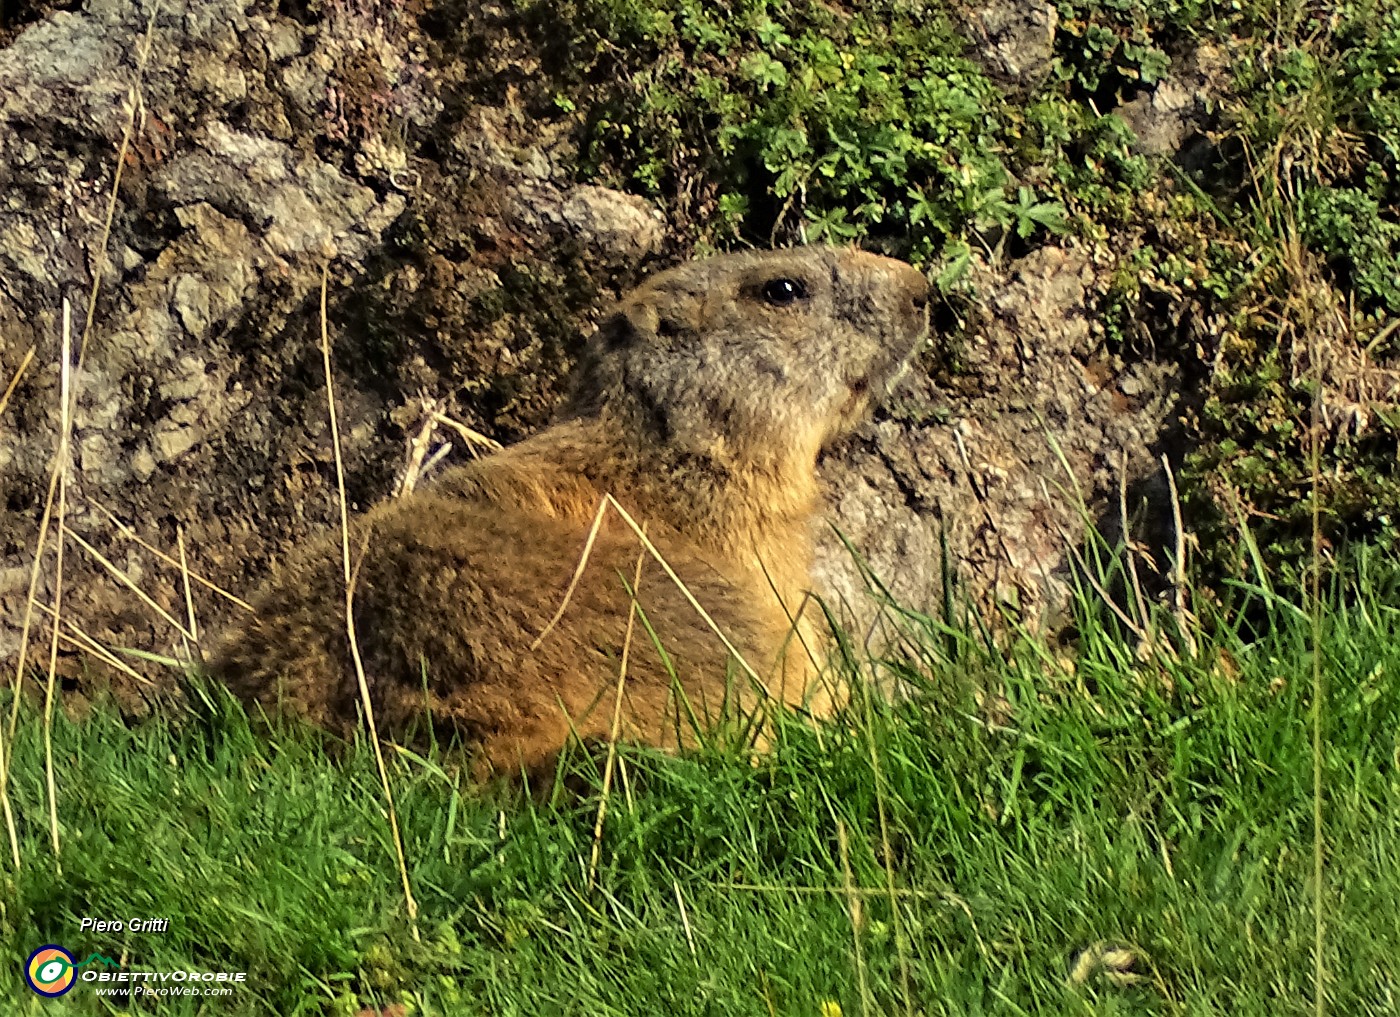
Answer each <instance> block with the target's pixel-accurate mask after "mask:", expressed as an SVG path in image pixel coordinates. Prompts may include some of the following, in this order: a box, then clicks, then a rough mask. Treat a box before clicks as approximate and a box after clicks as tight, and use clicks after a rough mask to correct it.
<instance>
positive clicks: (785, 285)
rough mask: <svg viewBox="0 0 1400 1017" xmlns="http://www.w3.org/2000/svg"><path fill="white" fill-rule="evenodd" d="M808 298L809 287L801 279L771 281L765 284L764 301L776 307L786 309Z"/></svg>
mask: <svg viewBox="0 0 1400 1017" xmlns="http://www.w3.org/2000/svg"><path fill="white" fill-rule="evenodd" d="M805 296H807V287H806V286H805V285H804V284H803V283H802V281H801V280H799V279H770V280H768V281H767V282H766V283H764V284H763V299H764V300H765V301H767V302H768V303H770V304H772V305H773V306H774V307H786V306H787V305H788V304H791V303H792V302H793V301H795V300H801V299H803V298H804V297H805Z"/></svg>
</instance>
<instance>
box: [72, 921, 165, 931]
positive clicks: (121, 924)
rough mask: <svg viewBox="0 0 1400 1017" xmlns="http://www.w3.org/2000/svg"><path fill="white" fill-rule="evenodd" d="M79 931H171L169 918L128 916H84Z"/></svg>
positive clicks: (79, 924)
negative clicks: (120, 919) (113, 917)
mask: <svg viewBox="0 0 1400 1017" xmlns="http://www.w3.org/2000/svg"><path fill="white" fill-rule="evenodd" d="M78 931H79V932H169V931H170V919H169V918H128V919H126V920H125V921H117V920H110V921H109V920H107V919H97V918H84V919H83V920H82V921H80V922H79V923H78Z"/></svg>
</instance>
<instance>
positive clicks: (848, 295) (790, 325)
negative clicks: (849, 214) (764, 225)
mask: <svg viewBox="0 0 1400 1017" xmlns="http://www.w3.org/2000/svg"><path fill="white" fill-rule="evenodd" d="M928 293H929V286H928V281H927V280H926V279H925V278H924V276H923V275H922V274H921V273H920V272H918V271H917V270H916V269H914V268H913V267H912V266H910V265H907V264H905V263H904V262H901V261H895V260H894V259H892V258H884V257H880V256H879V255H875V254H869V253H866V252H864V251H858V250H855V249H853V248H833V247H819V246H812V247H799V248H793V249H790V250H780V251H762V252H752V253H743V254H728V255H720V256H717V257H712V258H707V259H704V260H701V261H694V262H690V263H688V264H685V265H680V266H678V267H676V268H673V269H670V270H669V271H666V272H662V273H660V274H658V275H656V276H653V277H652V278H650V279H648V280H647V281H645V282H644V283H643V284H642V285H641V286H639V287H638V288H637V289H635V290H633V291H632V292H631V293H630V294H628V295H627V296H626V297H624V298H623V299H622V300H621V301H620V302H619V304H618V306H617V307H616V308H615V309H614V310H613V312H612V313H611V314H610V315H609V316H608V317H607V318H606V319H605V320H604V321H603V323H602V325H601V326H600V327H599V330H598V334H597V335H596V336H594V337H593V339H592V340H591V341H590V342H589V344H588V347H587V350H586V352H585V354H584V356H583V358H582V361H581V362H580V365H579V370H578V372H577V374H576V376H575V385H574V399H573V403H572V409H573V412H574V413H576V414H579V415H592V414H614V415H617V416H619V417H620V418H622V419H623V420H625V421H627V422H628V423H629V424H630V425H633V426H641V427H643V428H646V429H647V430H648V431H650V432H651V435H649V437H651V438H654V439H655V440H656V441H657V443H659V444H661V445H663V446H666V447H670V448H674V449H675V450H676V451H677V452H679V453H682V454H694V455H703V456H708V457H710V458H715V459H718V460H720V461H725V460H730V459H737V460H741V461H748V462H751V461H753V458H754V456H755V454H757V455H758V456H759V457H760V458H762V457H763V456H764V454H765V453H772V454H777V455H779V456H782V457H786V456H789V455H794V454H795V455H800V456H802V457H804V458H805V457H808V456H810V457H811V458H812V459H813V460H815V457H816V454H817V452H818V451H819V450H820V449H821V447H822V446H824V445H826V444H828V443H829V442H831V441H832V440H834V439H835V438H837V437H839V436H841V435H843V434H846V433H847V432H849V431H850V430H851V429H852V428H854V427H855V426H856V425H858V424H859V423H860V422H861V421H862V420H864V419H865V417H866V415H867V414H868V412H869V411H870V408H871V406H872V405H873V403H874V402H876V401H878V400H879V399H880V398H882V397H883V396H884V395H885V393H886V391H887V390H888V388H889V386H890V385H891V384H892V383H893V382H894V381H895V380H896V378H897V377H898V375H899V374H900V373H902V371H903V368H904V366H905V364H906V363H907V361H908V359H909V357H910V356H911V355H912V354H913V353H914V351H915V350H916V349H917V347H918V345H919V343H920V342H922V340H923V338H924V336H925V334H926V333H927V330H928Z"/></svg>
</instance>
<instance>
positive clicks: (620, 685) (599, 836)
mask: <svg viewBox="0 0 1400 1017" xmlns="http://www.w3.org/2000/svg"><path fill="white" fill-rule="evenodd" d="M645 562H646V553H645V552H639V553H638V554H637V570H636V572H635V573H634V574H633V576H632V599H631V602H630V603H629V604H628V605H627V629H626V631H625V632H624V633H623V636H622V660H621V662H620V663H619V664H618V668H617V692H616V694H615V695H614V696H613V714H612V725H611V727H610V728H609V729H608V758H607V762H606V763H605V764H604V765H603V793H602V796H601V797H600V798H599V799H598V816H597V818H596V819H595V820H594V821H593V849H592V851H591V852H590V854H589V858H588V889H590V890H592V889H593V880H594V878H595V877H596V876H597V874H598V856H599V854H600V853H601V851H602V847H603V821H604V820H605V819H606V818H607V814H608V795H609V793H610V792H611V791H612V776H613V767H614V766H615V765H616V763H617V738H618V735H619V734H620V733H621V730H622V696H623V693H624V691H625V690H626V687H627V659H628V655H629V654H630V653H631V651H632V632H633V630H634V628H635V626H636V621H637V590H638V588H640V586H641V583H642V565H643V563H645ZM692 949H693V948H692Z"/></svg>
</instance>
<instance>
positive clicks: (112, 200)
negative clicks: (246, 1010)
mask: <svg viewBox="0 0 1400 1017" xmlns="http://www.w3.org/2000/svg"><path fill="white" fill-rule="evenodd" d="M159 13H160V3H159V2H156V3H153V4H152V5H151V13H150V16H149V18H148V19H147V21H146V33H145V36H144V37H143V39H142V42H141V47H140V49H139V51H138V53H137V58H136V70H135V73H134V75H133V77H132V83H131V88H130V90H129V92H128V102H129V106H128V109H127V117H126V127H125V128H124V130H123V131H122V141H121V146H120V147H119V148H118V150H117V161H116V167H115V169H114V170H113V172H112V189H111V193H110V194H109V195H108V199H107V216H106V220H105V222H104V223H103V227H102V236H101V238H100V240H99V242H98V245H97V250H96V257H95V258H94V264H93V268H92V287H91V289H90V290H89V291H88V303H87V316H86V318H85V320H84V324H83V339H82V343H81V344H80V346H79V348H78V361H77V370H78V372H81V370H82V366H83V362H84V359H85V358H86V355H87V347H88V340H89V338H90V337H91V335H92V324H93V319H94V318H95V317H96V314H97V295H98V293H99V292H100V290H101V287H102V277H103V275H104V274H105V272H106V270H107V258H108V245H109V244H110V242H111V237H112V222H113V220H114V219H115V218H116V211H117V196H118V194H119V193H120V191H121V179H122V170H123V169H124V168H125V166H126V160H127V153H128V152H129V151H130V149H131V138H132V135H133V134H134V132H135V130H136V121H137V116H138V114H140V113H143V111H144V108H145V102H144V99H143V98H142V94H141V81H142V78H143V77H144V76H145V73H146V64H147V62H148V61H149V60H150V56H151V42H152V40H153V39H154V37H155V27H156V16H157V14H159ZM65 306H66V303H65ZM66 315H67V311H66V310H65V316H66ZM65 362H66V361H65ZM76 398H77V393H76V391H73V392H70V393H69V399H74V400H75V399H76ZM65 412H68V413H70V414H71V409H68V410H66V411H65ZM59 473H60V464H59V463H58V462H57V459H56V460H55V462H54V464H53V468H52V469H51V470H50V473H49V486H48V491H47V492H46V494H45V496H44V511H43V514H42V516H41V517H40V520H39V537H38V540H37V541H35V545H34V563H33V567H32V569H31V572H30V577H29V593H28V596H27V597H26V599H25V608H24V621H23V623H22V624H21V626H20V641H19V654H18V655H17V658H18V659H17V661H16V665H15V681H14V696H13V702H12V706H11V710H10V722H9V730H8V732H7V737H6V739H5V743H4V744H0V806H3V809H4V812H5V818H6V826H7V828H8V831H9V836H10V848H11V853H12V855H13V857H14V863H15V868H16V869H18V868H19V866H20V857H19V841H18V839H17V834H16V831H15V827H14V821H13V816H12V814H11V810H10V804H9V795H8V791H9V781H10V751H11V750H12V747H13V745H14V742H15V733H16V731H17V730H18V726H19V703H20V689H21V687H22V685H23V682H24V667H25V664H26V663H27V660H26V658H27V654H28V649H29V633H30V631H31V630H32V627H33V623H34V604H35V592H36V590H37V589H38V583H39V569H40V567H41V565H42V563H43V558H44V547H45V545H46V544H47V542H48V535H49V524H50V522H51V521H52V518H53V507H54V497H55V494H56V490H57V487H58V479H59ZM61 542H62V541H61V538H60V543H61Z"/></svg>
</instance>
